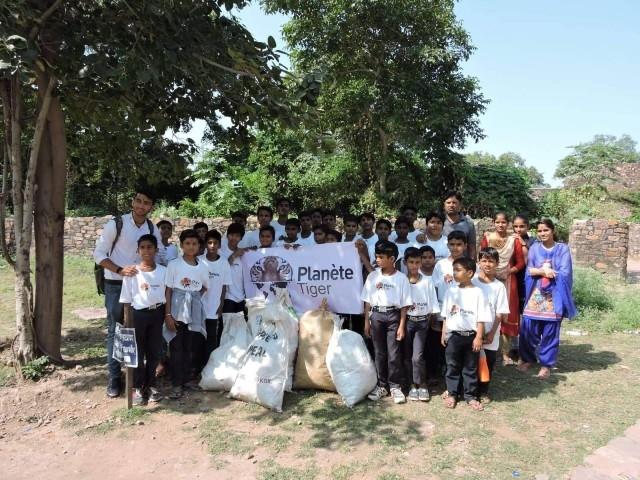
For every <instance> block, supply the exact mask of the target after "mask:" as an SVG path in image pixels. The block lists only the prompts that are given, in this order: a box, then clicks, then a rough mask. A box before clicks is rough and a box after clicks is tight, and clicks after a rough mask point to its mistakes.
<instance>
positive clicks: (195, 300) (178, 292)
mask: <svg viewBox="0 0 640 480" xmlns="http://www.w3.org/2000/svg"><path fill="white" fill-rule="evenodd" d="M200 242H201V241H200V237H199V235H198V234H197V233H196V231H195V230H185V231H183V232H182V233H181V234H180V248H181V249H182V256H181V257H178V258H176V259H175V260H172V261H171V262H169V265H168V266H167V276H166V284H167V288H166V305H165V318H164V323H165V324H164V329H163V335H164V338H165V340H166V341H167V342H168V343H169V352H170V358H169V366H170V369H171V384H172V386H173V388H172V390H171V394H170V395H169V398H173V399H177V398H180V397H182V394H183V387H184V386H185V385H187V383H189V382H190V380H191V379H192V374H193V372H192V370H191V369H192V362H191V355H192V344H193V338H194V337H196V339H197V338H198V337H197V335H202V336H203V337H205V338H206V336H207V330H206V327H205V319H206V314H205V311H204V303H203V299H202V296H203V294H204V293H205V292H206V291H207V288H208V285H209V271H208V270H207V267H206V266H205V264H204V263H202V261H200V260H198V258H197V255H198V251H199V250H200Z"/></svg>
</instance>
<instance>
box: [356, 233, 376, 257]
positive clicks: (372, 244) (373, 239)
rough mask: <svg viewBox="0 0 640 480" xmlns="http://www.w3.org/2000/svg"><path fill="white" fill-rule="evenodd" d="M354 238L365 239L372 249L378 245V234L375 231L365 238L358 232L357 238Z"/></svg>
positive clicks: (368, 246)
mask: <svg viewBox="0 0 640 480" xmlns="http://www.w3.org/2000/svg"><path fill="white" fill-rule="evenodd" d="M354 240H364V243H366V244H367V248H368V249H369V250H371V248H373V247H375V246H376V242H377V241H378V234H376V233H374V234H373V235H372V236H370V237H369V238H364V237H363V236H362V235H360V234H358V235H356V238H355V239H354ZM374 260H375V257H374Z"/></svg>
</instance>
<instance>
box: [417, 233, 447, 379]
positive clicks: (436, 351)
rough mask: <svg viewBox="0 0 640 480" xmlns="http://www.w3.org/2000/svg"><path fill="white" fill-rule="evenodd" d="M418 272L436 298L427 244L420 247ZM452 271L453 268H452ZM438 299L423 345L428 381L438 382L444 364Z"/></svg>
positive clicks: (431, 253)
mask: <svg viewBox="0 0 640 480" xmlns="http://www.w3.org/2000/svg"><path fill="white" fill-rule="evenodd" d="M419 251H420V260H421V264H420V273H421V274H422V275H424V276H425V277H428V278H430V279H431V282H432V283H433V286H434V289H435V291H436V299H437V298H438V297H437V296H438V289H437V288H435V285H436V283H435V277H434V276H433V271H434V269H435V266H436V256H435V252H434V251H433V248H431V247H430V246H429V245H424V246H422V247H420V249H419ZM452 272H453V270H452ZM439 306H440V301H439V300H438V313H434V314H432V315H431V316H430V318H429V332H428V333H427V345H426V347H425V350H426V353H425V356H426V360H427V362H426V363H427V378H428V379H429V382H430V383H434V384H435V383H438V379H439V378H440V377H442V375H443V369H444V366H445V365H446V361H445V358H444V347H443V346H442V343H441V342H440V340H441V338H440V337H441V334H442V319H441V318H440V315H439V312H440V307H439Z"/></svg>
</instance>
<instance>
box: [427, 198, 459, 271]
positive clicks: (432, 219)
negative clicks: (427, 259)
mask: <svg viewBox="0 0 640 480" xmlns="http://www.w3.org/2000/svg"><path fill="white" fill-rule="evenodd" d="M444 220H445V217H444V214H442V213H440V212H436V211H435V210H432V211H430V212H428V213H427V215H426V216H425V225H426V228H425V233H424V235H421V236H420V237H419V240H420V241H422V243H423V244H426V245H429V246H430V247H432V248H433V250H434V251H435V252H436V260H441V259H443V258H446V257H448V256H449V247H448V245H447V242H448V239H447V236H446V235H443V234H442V228H443V227H444ZM465 238H466V237H465Z"/></svg>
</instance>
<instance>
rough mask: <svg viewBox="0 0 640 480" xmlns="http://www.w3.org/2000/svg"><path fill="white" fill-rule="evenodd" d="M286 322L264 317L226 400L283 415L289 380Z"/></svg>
mask: <svg viewBox="0 0 640 480" xmlns="http://www.w3.org/2000/svg"><path fill="white" fill-rule="evenodd" d="M285 330H286V328H285V321H284V320H283V319H280V318H275V319H272V318H267V317H263V318H262V322H261V323H260V328H259V331H258V334H257V335H256V337H255V338H254V339H253V341H252V342H251V345H249V348H248V349H247V353H246V354H245V356H244V358H243V359H242V363H241V365H240V371H239V372H238V377H237V378H236V381H235V383H234V384H233V387H232V388H231V392H230V393H229V396H230V397H231V398H236V399H238V400H244V401H245V402H250V403H257V404H258V405H262V406H263V407H266V408H270V409H271V410H275V411H276V412H282V401H283V398H284V390H285V384H286V382H287V377H288V376H289V375H288V374H289V361H288V360H289V359H288V349H289V341H288V336H287V334H286V331H285Z"/></svg>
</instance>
